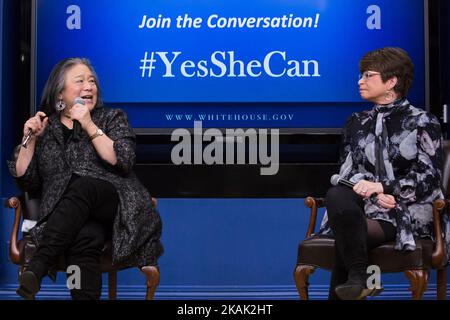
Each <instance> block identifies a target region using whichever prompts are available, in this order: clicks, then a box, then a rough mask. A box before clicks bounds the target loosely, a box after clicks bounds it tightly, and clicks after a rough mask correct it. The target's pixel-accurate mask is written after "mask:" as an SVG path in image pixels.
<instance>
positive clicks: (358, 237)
mask: <svg viewBox="0 0 450 320" xmlns="http://www.w3.org/2000/svg"><path fill="white" fill-rule="evenodd" d="M359 69H360V72H361V77H360V80H359V82H358V85H359V92H360V95H361V97H362V98H363V99H364V100H366V101H368V102H371V103H372V104H373V106H372V107H371V108H370V109H369V110H366V111H363V112H359V113H354V114H352V115H351V116H350V117H349V118H348V120H347V122H346V124H345V127H344V129H343V141H342V145H341V158H340V173H339V177H338V178H340V179H343V180H344V181H345V180H348V181H349V182H351V184H354V186H353V187H349V186H345V185H337V186H334V187H331V188H330V189H329V190H328V193H327V195H326V208H327V214H326V216H325V217H324V220H323V222H322V225H321V228H320V231H319V233H320V234H332V235H333V237H334V239H335V248H336V253H335V263H334V269H333V270H332V276H331V284H330V292H329V298H330V299H363V298H365V297H366V296H368V295H375V294H378V293H379V292H380V290H377V289H369V288H367V283H366V282H367V278H368V274H367V267H368V266H369V263H368V250H371V249H373V248H375V247H377V246H379V245H381V244H382V243H384V242H387V241H395V243H396V244H395V248H396V249H398V250H405V251H408V250H415V248H416V243H415V241H414V237H432V236H433V234H432V232H433V231H432V230H433V225H432V224H433V217H432V203H433V201H434V200H436V199H439V198H443V192H442V188H441V179H442V169H441V168H442V136H441V129H440V125H439V121H438V120H437V118H436V117H435V116H433V115H432V114H430V113H428V112H426V111H424V110H422V109H419V108H416V107H414V106H412V105H411V104H410V102H409V101H408V100H407V98H406V96H407V93H408V91H409V89H410V87H411V84H412V81H413V73H414V67H413V63H412V61H411V59H410V58H409V56H408V54H407V53H406V52H405V51H404V50H402V49H400V48H391V47H388V48H382V49H378V50H374V51H371V52H369V53H367V54H366V55H364V57H363V58H362V59H361V61H360V63H359ZM448 240H449V239H446V241H447V242H448Z"/></svg>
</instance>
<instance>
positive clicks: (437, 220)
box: [431, 199, 449, 268]
mask: <svg viewBox="0 0 450 320" xmlns="http://www.w3.org/2000/svg"><path fill="white" fill-rule="evenodd" d="M448 204H449V201H448V200H447V199H438V200H435V201H434V203H433V227H434V234H435V237H436V244H435V246H434V250H433V254H432V257H431V263H432V265H433V267H434V268H439V267H442V266H443V265H444V260H445V256H446V254H445V245H444V240H443V238H442V227H441V222H442V216H441V214H442V210H443V209H444V208H445V207H447V206H448Z"/></svg>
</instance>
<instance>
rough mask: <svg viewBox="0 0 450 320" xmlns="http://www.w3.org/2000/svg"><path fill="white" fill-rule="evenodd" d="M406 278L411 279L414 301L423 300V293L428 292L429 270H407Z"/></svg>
mask: <svg viewBox="0 0 450 320" xmlns="http://www.w3.org/2000/svg"><path fill="white" fill-rule="evenodd" d="M405 275H406V277H407V278H408V279H409V282H410V284H411V287H410V288H409V290H411V292H412V298H413V300H420V299H422V296H423V293H424V292H425V291H426V290H427V284H428V270H407V271H405Z"/></svg>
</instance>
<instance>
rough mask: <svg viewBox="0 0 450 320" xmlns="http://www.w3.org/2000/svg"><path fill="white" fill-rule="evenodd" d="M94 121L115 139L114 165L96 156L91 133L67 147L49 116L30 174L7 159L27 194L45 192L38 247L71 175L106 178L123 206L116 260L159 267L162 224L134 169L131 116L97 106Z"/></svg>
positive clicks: (54, 119) (58, 125) (116, 228)
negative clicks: (157, 264)
mask: <svg viewBox="0 0 450 320" xmlns="http://www.w3.org/2000/svg"><path fill="white" fill-rule="evenodd" d="M91 117H92V120H93V122H94V123H95V124H96V125H97V126H98V127H99V128H100V129H102V130H103V132H104V133H105V134H106V135H107V136H108V137H109V138H110V139H111V140H113V141H114V150H115V152H116V157H117V164H116V165H114V166H112V165H110V164H109V163H107V162H105V161H104V160H102V159H101V158H100V157H99V155H98V154H97V152H96V150H95V148H94V146H93V144H92V143H91V141H90V139H89V137H88V136H87V134H86V132H84V131H83V132H82V137H81V140H80V141H74V140H73V139H71V138H69V140H68V141H67V143H64V137H63V128H62V126H63V125H62V123H61V122H60V120H59V115H58V114H56V113H55V114H53V115H51V116H50V117H49V122H48V126H47V128H46V129H45V131H44V133H43V134H42V135H41V136H40V137H39V138H38V140H37V142H36V148H35V153H34V156H33V159H32V160H31V163H30V165H29V166H28V168H27V171H26V173H25V174H24V175H23V176H22V177H20V178H17V174H16V169H15V161H8V166H9V169H10V172H11V174H12V175H13V177H15V179H16V182H17V183H18V185H19V186H20V188H21V189H22V190H23V191H28V192H30V193H32V194H40V197H41V207H40V218H39V221H38V223H37V225H36V227H34V228H33V229H32V230H31V234H32V235H33V236H34V239H35V241H36V243H37V244H38V245H39V240H40V235H41V232H42V230H43V229H44V228H45V221H46V220H47V218H48V216H49V215H50V214H51V213H52V211H53V210H54V208H55V206H56V204H57V203H58V201H59V200H60V198H61V196H62V194H63V193H64V191H65V189H66V187H67V185H68V183H69V181H70V178H71V176H72V174H77V175H79V176H88V177H92V178H98V179H103V180H105V181H108V182H110V183H111V184H113V185H114V187H115V188H116V190H117V193H118V194H119V199H120V205H119V210H118V214H117V215H116V218H115V221H114V226H113V239H112V240H113V241H112V242H113V262H114V263H125V264H130V265H138V266H144V265H156V262H157V259H158V257H159V256H160V255H161V254H162V252H163V247H162V245H161V243H160V240H159V238H160V236H161V229H162V222H161V218H160V216H159V213H158V212H157V211H156V210H153V209H152V208H151V202H150V199H151V197H150V194H149V193H148V191H147V190H146V188H145V187H144V186H143V185H142V184H141V183H140V182H139V180H138V179H137V177H136V176H135V174H134V173H133V171H132V169H133V166H134V163H135V158H136V155H135V147H136V143H135V135H134V132H133V130H132V128H131V127H130V125H129V123H128V120H127V116H126V114H125V113H124V112H123V111H122V110H120V109H112V108H106V107H96V108H95V109H94V110H93V111H92V113H91Z"/></svg>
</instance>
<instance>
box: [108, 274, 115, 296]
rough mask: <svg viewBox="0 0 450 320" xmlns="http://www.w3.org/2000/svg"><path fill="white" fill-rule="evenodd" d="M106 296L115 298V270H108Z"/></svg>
mask: <svg viewBox="0 0 450 320" xmlns="http://www.w3.org/2000/svg"><path fill="white" fill-rule="evenodd" d="M108 298H109V300H116V298H117V271H110V272H108Z"/></svg>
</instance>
